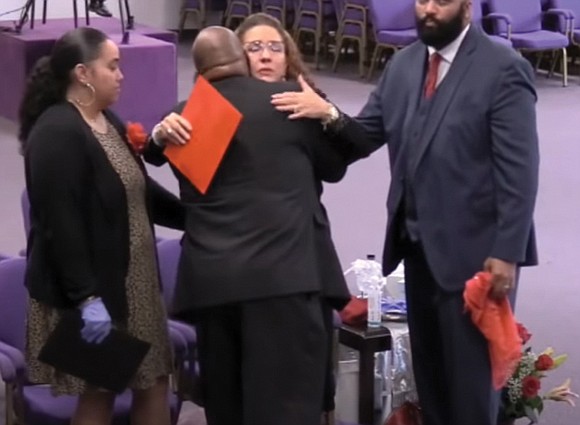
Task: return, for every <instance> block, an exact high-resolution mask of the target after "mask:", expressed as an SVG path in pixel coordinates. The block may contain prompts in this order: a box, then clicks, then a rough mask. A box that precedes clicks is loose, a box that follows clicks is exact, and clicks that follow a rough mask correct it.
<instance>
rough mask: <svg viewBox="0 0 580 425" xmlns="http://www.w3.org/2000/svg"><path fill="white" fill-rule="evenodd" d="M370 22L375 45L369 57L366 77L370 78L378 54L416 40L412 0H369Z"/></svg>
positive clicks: (397, 48)
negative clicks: (369, 64) (371, 55)
mask: <svg viewBox="0 0 580 425" xmlns="http://www.w3.org/2000/svg"><path fill="white" fill-rule="evenodd" d="M368 7H369V12H370V17H371V23H372V25H373V28H374V31H375V39H376V42H377V45H376V47H375V51H374V52H373V57H372V59H371V66H370V69H369V75H368V79H369V80H370V79H371V78H372V75H373V72H374V70H375V67H376V66H377V62H378V60H379V55H380V54H381V53H382V52H384V51H385V50H393V51H394V52H396V51H397V50H399V49H400V48H402V47H405V46H408V45H409V44H411V43H413V42H414V41H415V40H417V30H416V28H415V1H414V0H389V1H384V0H369V5H368Z"/></svg>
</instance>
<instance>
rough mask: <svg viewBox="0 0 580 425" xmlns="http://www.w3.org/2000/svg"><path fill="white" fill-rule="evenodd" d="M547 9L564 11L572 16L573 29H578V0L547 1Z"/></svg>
mask: <svg viewBox="0 0 580 425" xmlns="http://www.w3.org/2000/svg"><path fill="white" fill-rule="evenodd" d="M548 9H565V10H569V11H570V12H572V14H573V15H574V28H573V29H580V1H578V0H549V2H548Z"/></svg>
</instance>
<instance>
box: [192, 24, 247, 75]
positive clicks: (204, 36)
mask: <svg viewBox="0 0 580 425" xmlns="http://www.w3.org/2000/svg"><path fill="white" fill-rule="evenodd" d="M191 54H192V56H193V63H194V65H195V68H196V69H197V71H198V72H199V74H201V75H202V76H203V77H204V78H206V79H207V80H209V81H211V80H218V79H222V78H227V77H233V76H239V75H244V76H248V75H249V69H248V60H247V58H246V52H244V48H243V47H242V43H241V42H240V40H239V39H238V37H237V36H236V34H235V33H234V32H233V31H232V30H230V29H228V28H225V27H218V26H213V27H207V28H204V29H203V30H201V31H200V32H199V34H198V35H197V37H196V38H195V41H194V42H193V46H192V47H191Z"/></svg>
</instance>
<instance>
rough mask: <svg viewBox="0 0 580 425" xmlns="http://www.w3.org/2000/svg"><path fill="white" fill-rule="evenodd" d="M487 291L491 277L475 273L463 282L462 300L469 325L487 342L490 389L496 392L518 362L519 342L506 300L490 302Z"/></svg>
mask: <svg viewBox="0 0 580 425" xmlns="http://www.w3.org/2000/svg"><path fill="white" fill-rule="evenodd" d="M491 287H492V286H491V274H490V273H487V272H479V273H477V274H476V275H475V276H474V277H473V278H471V279H470V280H468V281H467V283H466V285H465V290H464V291H463V300H464V301H465V308H466V310H467V311H469V312H470V313H471V319H472V320H473V323H474V324H475V325H476V326H477V327H478V328H479V330H480V331H481V333H482V334H483V335H484V336H485V338H486V339H487V341H488V345H489V356H490V361H491V371H492V381H493V386H494V388H495V389H496V390H499V389H501V388H502V387H503V386H504V385H505V384H506V382H507V381H508V379H509V378H510V377H511V376H512V374H513V372H514V370H515V368H516V366H517V364H518V362H519V360H520V357H521V355H522V340H521V338H520V337H519V334H518V329H517V324H516V319H515V317H514V314H513V313H512V309H511V306H510V303H509V301H508V299H507V297H504V298H503V299H501V300H495V299H492V298H491V297H490V291H491Z"/></svg>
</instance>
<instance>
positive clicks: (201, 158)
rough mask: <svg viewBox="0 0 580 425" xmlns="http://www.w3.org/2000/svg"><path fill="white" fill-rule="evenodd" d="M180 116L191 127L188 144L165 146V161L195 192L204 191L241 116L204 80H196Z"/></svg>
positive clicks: (200, 78) (201, 78) (200, 77)
mask: <svg viewBox="0 0 580 425" xmlns="http://www.w3.org/2000/svg"><path fill="white" fill-rule="evenodd" d="M181 115H182V116H183V117H184V118H185V119H187V120H188V121H189V122H190V123H191V127H192V132H191V138H190V140H189V142H188V143H187V144H185V145H183V146H178V145H173V144H168V145H167V146H166V147H165V150H164V154H165V156H166V157H167V159H168V160H169V161H170V162H171V163H172V164H173V165H174V166H175V167H176V168H177V169H178V170H179V171H180V172H181V174H183V175H184V176H185V177H186V178H187V179H188V180H189V181H190V182H191V183H192V184H193V185H194V186H195V187H197V189H198V190H199V191H200V192H201V193H203V194H205V193H206V191H207V188H208V187H209V185H210V184H211V181H212V179H213V177H214V175H215V173H216V171H217V169H218V167H219V165H220V163H221V161H222V158H223V156H224V154H225V152H226V150H227V148H228V146H229V144H230V142H231V141H232V138H233V136H234V134H235V132H236V130H237V128H238V125H239V124H240V121H241V120H242V114H241V113H240V112H239V111H238V110H237V109H236V108H235V107H234V106H233V105H232V104H231V103H230V102H229V101H228V100H227V99H226V98H224V97H223V96H222V95H221V94H220V93H219V92H218V91H217V90H216V89H215V88H214V87H213V86H212V85H211V84H210V83H209V82H208V81H207V80H206V79H205V78H203V77H202V76H199V77H198V78H197V80H196V82H195V85H194V87H193V90H192V92H191V95H190V96H189V99H188V101H187V103H186V105H185V108H184V109H183V112H182V113H181Z"/></svg>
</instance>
